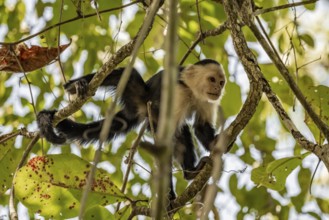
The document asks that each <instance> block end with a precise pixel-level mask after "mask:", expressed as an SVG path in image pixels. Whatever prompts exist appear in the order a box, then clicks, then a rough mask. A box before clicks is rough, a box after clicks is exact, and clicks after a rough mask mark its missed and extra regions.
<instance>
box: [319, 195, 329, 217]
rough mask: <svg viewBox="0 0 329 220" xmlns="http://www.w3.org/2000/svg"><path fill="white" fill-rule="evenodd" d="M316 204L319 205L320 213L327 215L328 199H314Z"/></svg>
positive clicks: (328, 210) (328, 208) (328, 209)
mask: <svg viewBox="0 0 329 220" xmlns="http://www.w3.org/2000/svg"><path fill="white" fill-rule="evenodd" d="M316 202H317V203H318V205H319V208H320V209H321V212H323V213H327V214H328V213H329V199H326V200H325V199H320V198H316Z"/></svg>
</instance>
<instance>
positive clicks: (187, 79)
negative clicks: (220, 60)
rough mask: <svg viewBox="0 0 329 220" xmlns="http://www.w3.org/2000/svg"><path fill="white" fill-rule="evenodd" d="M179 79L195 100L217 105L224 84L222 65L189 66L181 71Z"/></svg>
mask: <svg viewBox="0 0 329 220" xmlns="http://www.w3.org/2000/svg"><path fill="white" fill-rule="evenodd" d="M181 78H182V80H183V81H184V83H185V84H186V85H187V86H188V87H189V88H190V89H191V91H192V93H193V95H194V97H195V98H196V99H198V100H199V101H207V102H211V103H218V104H219V101H220V99H221V97H222V95H223V92H224V86H225V83H226V78H225V72H224V69H223V67H222V65H220V64H216V63H207V64H205V65H190V66H187V67H186V68H185V69H184V70H183V72H182V75H181Z"/></svg>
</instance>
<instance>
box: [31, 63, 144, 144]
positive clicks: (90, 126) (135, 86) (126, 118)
mask: <svg viewBox="0 0 329 220" xmlns="http://www.w3.org/2000/svg"><path fill="white" fill-rule="evenodd" d="M122 72H123V69H122V68H121V69H116V70H114V71H113V72H112V73H111V74H110V75H109V76H108V77H107V78H106V79H105V80H104V82H103V83H102V85H103V86H113V87H114V88H115V87H116V85H117V83H118V81H119V80H120V77H121V75H122ZM93 75H94V74H89V75H86V76H84V77H81V78H78V79H75V80H70V81H69V82H68V83H67V88H68V91H71V90H73V88H74V91H75V93H78V95H84V94H83V93H85V92H86V91H87V89H88V88H87V87H88V80H89V81H90V80H91V79H92V77H93ZM146 98H147V86H146V84H145V83H144V81H143V79H142V78H141V76H140V75H139V73H138V72H137V71H136V70H133V71H132V73H131V76H130V78H129V81H128V84H127V87H126V89H125V91H124V93H123V95H122V97H121V100H122V102H123V104H124V107H123V109H122V110H121V111H120V112H118V113H117V114H116V115H115V117H114V119H113V122H112V126H111V128H110V132H109V134H108V137H107V140H111V139H112V138H113V137H114V136H116V135H119V134H124V133H127V132H128V131H129V130H130V129H131V128H133V127H135V126H137V125H138V124H139V122H140V121H141V120H144V118H145V115H140V114H141V112H140V109H141V108H145V109H146ZM55 113H56V111H55V110H50V111H49V110H43V111H41V112H40V113H39V114H38V117H37V123H38V126H39V129H40V132H41V135H42V136H44V137H45V138H46V139H47V140H48V141H49V142H51V143H54V144H63V143H65V142H66V141H67V140H69V141H72V140H77V141H79V142H80V143H88V142H93V141H97V140H98V139H99V134H100V131H101V128H102V126H103V120H100V121H95V122H91V123H87V124H82V123H77V122H74V121H72V120H70V119H64V120H63V121H61V122H60V123H58V124H57V125H56V127H55V130H56V132H55V131H54V128H53V127H52V121H53V117H54V114H55Z"/></svg>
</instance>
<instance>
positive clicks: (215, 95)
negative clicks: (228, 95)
mask: <svg viewBox="0 0 329 220" xmlns="http://www.w3.org/2000/svg"><path fill="white" fill-rule="evenodd" d="M207 94H208V95H209V97H210V98H211V99H218V97H219V96H220V93H212V92H208V93H207Z"/></svg>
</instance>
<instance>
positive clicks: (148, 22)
mask: <svg viewBox="0 0 329 220" xmlns="http://www.w3.org/2000/svg"><path fill="white" fill-rule="evenodd" d="M159 7H160V0H155V1H153V2H152V4H151V6H150V7H149V8H148V10H147V13H146V15H145V19H144V23H143V24H142V27H141V28H140V30H139V32H138V34H137V38H136V39H135V40H133V41H131V42H130V43H131V44H133V49H132V51H131V60H130V63H129V64H128V66H127V67H126V68H125V70H124V72H123V74H122V77H121V79H120V81H119V83H118V87H117V90H116V95H115V98H114V102H113V103H112V104H111V106H110V107H109V108H108V110H107V112H106V118H105V120H104V124H103V127H102V130H101V133H100V141H99V145H98V148H97V150H96V152H95V156H94V160H93V165H92V167H91V170H90V172H89V175H88V179H87V184H86V187H85V189H84V192H83V195H82V198H81V206H80V212H79V219H83V216H84V211H85V207H86V203H87V198H88V193H89V191H90V188H91V185H92V182H93V179H94V174H95V171H96V166H97V164H98V162H99V160H100V157H101V150H102V146H103V143H104V142H105V141H106V139H107V136H108V134H109V131H110V127H111V124H112V121H113V118H114V114H115V108H116V103H117V102H118V100H119V97H121V96H122V94H123V91H124V89H125V87H126V85H127V82H128V80H129V77H130V74H131V70H132V68H133V65H134V62H135V60H136V57H137V52H138V50H139V48H140V46H141V45H142V43H143V42H144V40H145V38H146V36H147V35H148V33H149V32H150V30H151V28H152V25H153V21H154V18H155V15H156V12H157V11H158V9H159ZM120 55H121V56H124V55H123V54H118V56H119V57H120V58H121V56H120ZM112 59H113V57H112ZM112 59H110V60H109V61H108V62H107V63H106V64H105V65H104V66H103V68H102V70H101V73H104V72H106V69H108V68H111V65H110V64H113V60H112ZM107 64H108V65H107ZM99 75H102V74H96V76H95V77H94V78H93V80H92V82H91V84H93V83H94V82H95V81H98V80H100V79H99V77H102V76H99ZM95 78H96V79H95Z"/></svg>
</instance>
